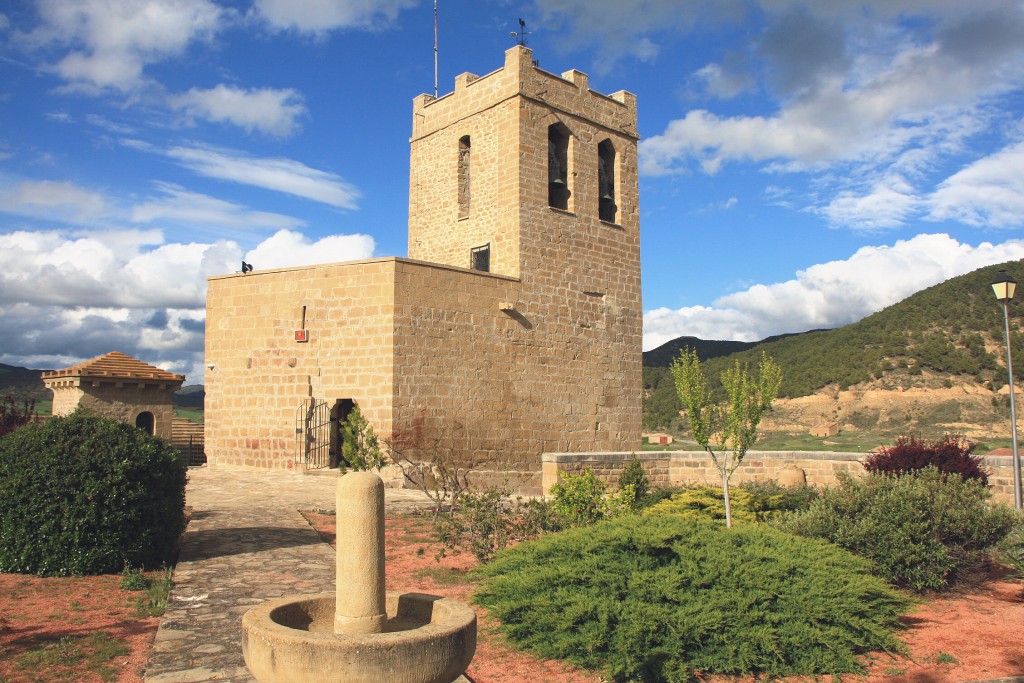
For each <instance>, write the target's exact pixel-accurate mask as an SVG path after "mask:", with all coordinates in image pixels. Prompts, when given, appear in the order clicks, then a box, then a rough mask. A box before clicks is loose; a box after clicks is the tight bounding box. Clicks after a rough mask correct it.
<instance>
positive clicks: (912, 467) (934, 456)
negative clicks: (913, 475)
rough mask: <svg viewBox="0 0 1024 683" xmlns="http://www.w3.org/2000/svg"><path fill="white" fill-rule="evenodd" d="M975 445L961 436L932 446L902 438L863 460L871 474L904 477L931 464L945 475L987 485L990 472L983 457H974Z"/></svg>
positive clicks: (952, 437) (947, 438) (948, 435)
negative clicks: (955, 475)
mask: <svg viewBox="0 0 1024 683" xmlns="http://www.w3.org/2000/svg"><path fill="white" fill-rule="evenodd" d="M973 450H974V444H972V443H971V442H969V441H968V440H967V439H965V438H964V437H963V436H962V435H960V434H946V435H945V436H943V437H942V438H941V439H939V440H937V441H933V442H931V443H929V442H927V441H925V440H924V439H918V438H916V437H914V436H900V437H897V438H896V443H894V444H893V445H892V446H882V447H881V448H879V449H878V450H877V451H875V452H874V453H872V454H871V455H870V456H868V458H867V460H865V461H864V469H866V470H867V471H868V472H882V473H885V474H904V473H907V472H916V471H918V470H923V469H924V468H926V467H928V466H929V465H931V466H933V467H935V468H936V469H937V470H939V472H942V473H943V474H959V475H960V477H961V478H963V479H965V480H966V479H977V480H978V481H980V482H981V483H982V485H985V486H987V485H988V473H987V472H986V471H985V468H984V467H983V466H982V464H981V458H979V457H977V456H974V455H971V452H972V451H973Z"/></svg>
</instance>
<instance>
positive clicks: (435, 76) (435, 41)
mask: <svg viewBox="0 0 1024 683" xmlns="http://www.w3.org/2000/svg"><path fill="white" fill-rule="evenodd" d="M434 97H437V0H434Z"/></svg>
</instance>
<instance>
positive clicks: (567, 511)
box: [551, 467, 605, 527]
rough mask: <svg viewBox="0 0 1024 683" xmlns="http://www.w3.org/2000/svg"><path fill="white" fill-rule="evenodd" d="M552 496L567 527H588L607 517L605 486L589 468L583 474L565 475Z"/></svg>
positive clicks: (555, 487)
mask: <svg viewBox="0 0 1024 683" xmlns="http://www.w3.org/2000/svg"><path fill="white" fill-rule="evenodd" d="M551 495H552V496H553V497H554V506H555V510H556V511H557V512H558V514H559V515H560V516H561V517H562V519H563V520H564V521H565V525H566V526H569V527H580V526H588V525H590V524H593V523H594V522H596V521H598V520H599V519H603V518H604V516H605V503H604V495H605V485H604V482H603V481H601V480H600V479H598V478H597V476H596V475H595V474H594V472H593V470H591V469H590V468H589V467H588V468H587V469H585V470H584V471H583V473H582V474H566V475H564V476H563V477H562V481H560V482H558V483H557V484H555V485H554V486H552V487H551Z"/></svg>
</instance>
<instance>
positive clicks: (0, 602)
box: [0, 513, 1024, 683]
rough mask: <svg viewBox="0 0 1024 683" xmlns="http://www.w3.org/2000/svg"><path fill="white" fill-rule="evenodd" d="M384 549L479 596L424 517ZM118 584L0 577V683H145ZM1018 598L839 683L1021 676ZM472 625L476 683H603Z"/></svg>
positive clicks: (400, 583) (939, 608)
mask: <svg viewBox="0 0 1024 683" xmlns="http://www.w3.org/2000/svg"><path fill="white" fill-rule="evenodd" d="M307 518H309V519H310V523H311V524H313V526H314V527H316V529H317V530H318V531H320V532H321V533H322V534H323V535H324V536H325V538H328V539H329V540H332V541H333V535H334V517H331V516H326V515H316V514H312V513H309V514H307ZM387 547H388V558H387V572H388V574H387V583H388V588H389V589H391V590H396V589H401V590H416V591H423V592H428V593H433V594H439V595H445V596H449V597H453V598H456V599H459V600H463V601H468V600H469V597H470V595H471V593H472V591H473V589H474V585H473V584H472V583H471V582H469V581H468V580H467V579H466V578H465V576H464V573H465V571H466V570H467V569H469V568H470V567H472V566H473V564H474V560H473V559H472V557H470V556H468V555H460V556H457V557H447V558H443V559H442V560H440V561H436V560H435V557H434V556H435V552H436V549H437V544H436V542H435V540H434V537H433V536H432V534H431V527H430V517H429V516H423V515H397V516H394V517H392V518H389V519H388V520H387ZM153 578H156V575H155V574H154V575H153ZM119 581H120V576H117V575H108V576H95V577H68V578H36V577H31V576H23V575H19V574H0V683H50V682H53V681H71V682H75V683H98V682H100V681H117V682H119V683H141V681H142V670H143V667H144V666H145V663H146V660H147V657H148V653H149V650H150V649H151V648H152V645H153V636H154V635H155V633H156V629H157V625H158V623H159V619H157V618H138V617H137V616H136V614H135V608H134V607H135V601H136V600H137V599H138V597H139V595H140V593H137V592H130V591H125V590H122V589H120V588H118V582H119ZM1021 589H1022V586H1021V582H1020V581H1017V580H1010V579H1005V578H998V577H993V578H992V579H991V580H989V581H988V582H987V583H985V584H984V585H983V586H982V587H981V588H979V589H977V590H973V591H969V592H962V593H958V594H954V595H949V596H943V597H939V598H934V599H931V600H929V601H927V602H926V603H924V604H922V605H921V606H920V607H919V608H918V609H917V610H915V611H914V612H913V613H912V614H910V615H908V616H907V617H906V618H905V623H906V624H907V630H906V631H905V632H904V633H903V635H902V638H903V640H904V641H905V642H906V643H907V646H908V647H909V649H910V656H909V657H898V658H892V657H888V656H885V655H876V656H875V657H874V658H873V661H872V662H871V663H870V665H869V673H868V675H866V676H850V677H846V683H883V682H884V683H964V682H965V681H975V680H982V679H992V678H1001V677H1006V676H1020V675H1024V640H1022V638H1021V629H1022V627H1024V599H1022V596H1021ZM478 614H479V616H480V621H479V624H480V628H479V646H478V648H477V653H476V657H475V659H474V660H473V664H472V665H471V666H470V669H469V671H468V672H467V674H468V676H469V677H470V678H471V679H472V680H473V681H475V683H534V682H544V683H599V682H600V681H602V680H603V679H602V677H601V676H600V674H598V673H594V672H589V671H583V670H581V669H578V668H576V667H572V666H570V665H567V664H562V663H560V662H548V661H543V660H539V659H537V658H536V657H533V656H531V655H528V654H524V653H521V652H517V651H516V650H515V649H514V648H512V647H510V646H509V645H508V644H507V643H506V641H505V640H504V639H503V637H502V636H501V634H499V633H497V632H496V631H495V626H496V623H495V621H494V620H493V619H491V618H490V617H489V616H488V615H487V613H486V612H485V611H483V610H479V609H478ZM96 633H103V634H107V636H108V638H106V640H107V641H108V642H115V643H117V644H122V645H124V646H126V647H127V649H128V651H129V653H128V654H127V655H119V656H115V657H113V658H111V659H109V660H108V661H107V662H105V663H101V664H93V668H94V669H95V670H93V671H90V670H89V668H88V665H89V663H90V659H89V657H88V655H89V653H90V652H91V651H92V649H93V647H94V646H93V645H92V644H90V642H89V641H88V640H87V638H88V637H89V636H90V635H93V634H96ZM726 681H727V679H715V683H725V682H726ZM730 683H747V682H741V681H731V682H730ZM791 683H796V682H791Z"/></svg>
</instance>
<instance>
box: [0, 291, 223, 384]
mask: <svg viewBox="0 0 1024 683" xmlns="http://www.w3.org/2000/svg"><path fill="white" fill-rule="evenodd" d="M0 317H2V318H3V320H4V322H5V325H4V326H2V327H0V348H2V349H3V352H2V353H0V363H7V364H9V365H17V366H21V367H29V368H39V369H44V370H48V369H50V370H52V369H60V368H65V367H68V366H70V365H73V364H75V363H80V362H82V361H84V360H88V359H90V358H95V357H96V356H100V355H102V354H105V353H107V352H109V351H122V352H124V353H127V354H129V355H131V356H134V357H136V358H139V359H141V360H143V361H145V362H147V363H152V364H153V365H156V366H158V367H161V368H164V369H165V370H169V371H171V372H178V373H184V374H187V375H188V378H187V379H186V383H188V384H196V383H201V382H202V381H203V367H202V361H203V329H204V327H203V320H204V313H203V312H202V311H199V312H196V311H191V310H179V309H159V310H158V311H157V312H156V313H154V312H153V311H147V310H133V309H121V308H108V307H94V308H65V307H60V306H34V305H30V304H0ZM154 318H159V319H160V322H161V325H160V327H159V328H154V327H153V326H151V325H150V324H149V321H150V320H152V319H154Z"/></svg>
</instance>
